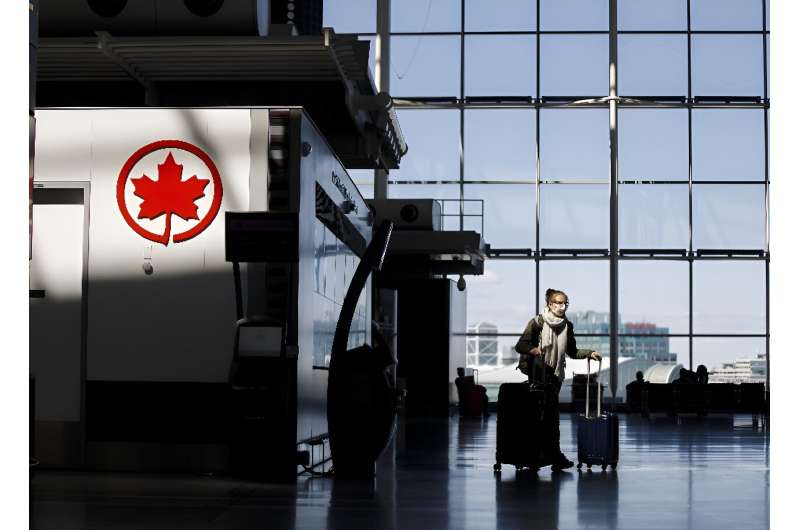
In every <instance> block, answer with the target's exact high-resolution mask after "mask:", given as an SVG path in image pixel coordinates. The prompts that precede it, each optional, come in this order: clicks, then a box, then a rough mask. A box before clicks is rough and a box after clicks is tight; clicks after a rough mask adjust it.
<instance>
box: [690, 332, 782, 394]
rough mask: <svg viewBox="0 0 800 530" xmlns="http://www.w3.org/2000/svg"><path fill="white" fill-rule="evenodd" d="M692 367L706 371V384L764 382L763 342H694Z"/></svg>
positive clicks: (765, 352) (744, 340)
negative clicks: (699, 367)
mask: <svg viewBox="0 0 800 530" xmlns="http://www.w3.org/2000/svg"><path fill="white" fill-rule="evenodd" d="M693 349H694V352H693V353H694V366H695V369H696V367H697V366H698V365H700V364H703V365H705V367H706V368H707V369H708V382H709V383H766V382H767V356H766V354H767V343H766V340H765V339H762V338H733V337H732V338H719V339H718V338H713V339H711V338H697V339H694V348H693Z"/></svg>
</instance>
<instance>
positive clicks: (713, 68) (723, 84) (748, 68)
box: [692, 35, 764, 97]
mask: <svg viewBox="0 0 800 530" xmlns="http://www.w3.org/2000/svg"><path fill="white" fill-rule="evenodd" d="M762 68H763V49H762V39H761V35H693V36H692V93H693V94H694V95H695V96H758V97H761V96H763V94H764V72H763V70H762Z"/></svg>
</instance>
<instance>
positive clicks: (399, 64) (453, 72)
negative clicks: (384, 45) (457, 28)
mask: <svg viewBox="0 0 800 530" xmlns="http://www.w3.org/2000/svg"><path fill="white" fill-rule="evenodd" d="M391 48H392V53H391V62H392V64H391V68H392V84H391V93H392V95H393V96H395V97H404V96H405V97H415V96H417V97H421V96H427V97H444V96H453V97H455V96H458V95H459V94H460V92H461V88H460V83H461V82H460V76H461V73H460V69H459V65H460V64H461V45H460V44H459V39H458V37H419V36H417V37H392V46H391Z"/></svg>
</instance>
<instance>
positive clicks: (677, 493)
mask: <svg viewBox="0 0 800 530" xmlns="http://www.w3.org/2000/svg"><path fill="white" fill-rule="evenodd" d="M561 432H562V449H563V450H564V452H565V453H566V454H567V455H568V456H570V457H571V458H573V459H574V458H575V456H576V455H575V453H576V451H577V447H576V443H575V442H576V440H575V435H576V432H577V428H576V425H575V423H574V418H573V417H572V416H571V415H567V414H563V415H562V416H561ZM495 435H496V424H495V417H494V416H493V417H491V418H490V419H489V420H482V419H475V420H461V421H460V420H459V418H458V417H457V416H456V417H451V418H442V419H437V420H434V419H428V420H413V421H404V422H401V423H400V424H399V425H398V430H397V437H396V439H395V441H394V443H393V444H392V445H391V446H390V447H389V448H388V450H387V452H386V453H384V455H383V456H382V457H381V459H380V460H379V462H378V466H377V475H376V477H375V479H374V480H372V481H366V482H363V481H343V480H334V479H331V478H328V477H319V476H317V477H308V476H306V477H301V478H300V479H299V480H298V481H297V483H296V484H289V485H270V484H255V483H244V482H239V481H234V480H230V479H228V478H225V477H196V476H186V475H136V474H115V473H65V472H53V471H45V472H38V473H37V474H36V475H35V476H34V477H33V479H32V481H31V491H32V514H33V518H32V521H33V524H32V526H31V527H32V528H37V529H38V528H42V529H44V528H48V529H49V528H59V529H84V528H103V529H111V530H114V529H120V528H148V530H151V529H161V528H164V529H166V528H169V529H170V530H175V529H183V528H186V529H192V530H218V529H227V530H236V529H250V528H252V529H265V528H269V529H270V530H284V529H303V530H305V529H308V530H311V529H314V530H317V529H319V528H326V529H328V530H342V529H348V530H350V529H362V528H363V529H366V530H382V529H390V530H406V529H409V530H425V529H435V530H444V529H453V530H455V529H466V530H471V529H481V530H515V529H523V528H524V529H531V528H537V529H551V528H552V529H556V528H557V529H560V530H571V529H585V528H609V529H614V528H630V529H635V530H640V529H647V530H658V529H673V528H681V529H703V530H707V529H714V528H725V529H726V530H727V529H736V528H742V529H747V530H752V529H759V528H768V526H769V507H768V504H769V503H768V501H769V468H768V459H767V457H768V452H769V451H768V449H769V433H768V431H767V432H765V431H764V430H762V429H753V428H752V426H751V423H750V418H749V417H746V418H745V417H735V418H731V417H727V418H725V417H720V418H708V419H706V421H700V420H697V419H690V420H687V421H683V422H682V423H681V424H680V425H678V424H676V423H675V422H674V421H671V420H667V419H654V420H651V421H647V420H644V419H642V418H640V417H637V416H630V417H626V416H622V417H621V418H620V463H619V467H618V468H617V470H616V471H615V472H614V471H611V470H610V469H609V470H608V471H607V472H602V471H601V470H600V469H599V468H597V467H593V468H592V471H587V470H586V469H584V470H583V471H581V472H579V471H577V470H575V469H574V468H573V469H572V470H569V471H565V472H561V473H553V472H551V471H550V470H549V468H544V469H541V470H539V472H538V473H536V472H531V471H521V472H517V471H516V470H515V469H514V468H513V466H503V470H502V472H501V473H500V474H499V475H495V474H494V473H493V471H492V465H493V464H494V451H495Z"/></svg>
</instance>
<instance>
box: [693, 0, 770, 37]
mask: <svg viewBox="0 0 800 530" xmlns="http://www.w3.org/2000/svg"><path fill="white" fill-rule="evenodd" d="M691 7H692V30H694V31H700V30H760V29H761V27H762V9H761V0H693V1H692V2H691Z"/></svg>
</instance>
